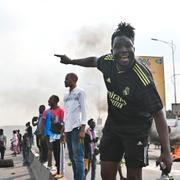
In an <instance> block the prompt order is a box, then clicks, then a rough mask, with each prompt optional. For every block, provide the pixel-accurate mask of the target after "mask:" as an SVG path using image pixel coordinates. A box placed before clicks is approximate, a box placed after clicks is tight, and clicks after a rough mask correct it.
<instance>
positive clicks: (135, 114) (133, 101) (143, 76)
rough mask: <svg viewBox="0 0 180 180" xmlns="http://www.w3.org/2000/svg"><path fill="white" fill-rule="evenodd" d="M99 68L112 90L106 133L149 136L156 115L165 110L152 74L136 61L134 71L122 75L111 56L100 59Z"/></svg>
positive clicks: (108, 94) (132, 68) (108, 87)
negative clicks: (153, 117)
mask: <svg viewBox="0 0 180 180" xmlns="http://www.w3.org/2000/svg"><path fill="white" fill-rule="evenodd" d="M97 68H98V69H99V70H100V71H101V72H102V73H103V77H104V82H105V84H106V88H107V91H108V92H107V100H108V117H107V120H106V123H105V127H104V129H103V133H113V134H115V135H118V136H147V135H148V133H149V130H150V127H151V124H152V114H153V113H155V112H158V111H159V110H161V109H162V102H161V99H160V96H159V94H158V92H157V90H156V87H155V84H154V81H153V78H152V75H151V73H150V71H149V70H148V69H147V67H145V66H144V65H142V64H141V63H139V62H137V61H136V60H135V62H134V64H133V65H132V67H131V68H130V69H128V70H127V71H124V72H119V71H118V70H117V68H116V64H115V61H114V59H113V57H112V55H111V54H108V55H104V56H102V57H100V58H99V59H98V61H97Z"/></svg>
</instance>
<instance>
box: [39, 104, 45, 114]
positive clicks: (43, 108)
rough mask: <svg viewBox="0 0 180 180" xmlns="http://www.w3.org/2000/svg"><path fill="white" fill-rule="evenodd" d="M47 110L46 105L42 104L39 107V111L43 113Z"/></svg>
mask: <svg viewBox="0 0 180 180" xmlns="http://www.w3.org/2000/svg"><path fill="white" fill-rule="evenodd" d="M44 110H45V107H44V106H40V107H39V113H40V114H42V113H43V112H44Z"/></svg>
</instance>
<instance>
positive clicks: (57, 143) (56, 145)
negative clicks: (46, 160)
mask: <svg viewBox="0 0 180 180" xmlns="http://www.w3.org/2000/svg"><path fill="white" fill-rule="evenodd" d="M53 154H54V159H55V162H56V167H57V173H58V174H59V173H60V139H56V140H55V141H54V142H53Z"/></svg>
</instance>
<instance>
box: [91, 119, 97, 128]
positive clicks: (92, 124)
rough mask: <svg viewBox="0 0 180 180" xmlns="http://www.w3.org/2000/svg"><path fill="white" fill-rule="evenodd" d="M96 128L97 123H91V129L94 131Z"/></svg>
mask: <svg viewBox="0 0 180 180" xmlns="http://www.w3.org/2000/svg"><path fill="white" fill-rule="evenodd" d="M95 126H96V123H95V122H94V121H91V123H90V127H91V129H94V128H95Z"/></svg>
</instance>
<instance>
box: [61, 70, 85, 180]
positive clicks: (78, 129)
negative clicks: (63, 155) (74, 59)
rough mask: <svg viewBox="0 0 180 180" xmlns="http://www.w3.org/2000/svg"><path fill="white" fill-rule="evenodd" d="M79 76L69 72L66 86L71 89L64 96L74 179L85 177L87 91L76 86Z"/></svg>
mask: <svg viewBox="0 0 180 180" xmlns="http://www.w3.org/2000/svg"><path fill="white" fill-rule="evenodd" d="M77 80H78V77H77V75H76V74H74V73H69V74H67V75H66V77H65V87H69V91H68V92H67V93H66V94H65V96H64V123H65V130H64V131H65V135H66V142H67V147H68V151H69V158H70V160H71V162H72V167H73V173H74V180H83V179H84V144H83V142H84V137H85V126H86V111H85V93H84V91H83V90H82V89H79V88H77V87H76V82H77Z"/></svg>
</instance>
